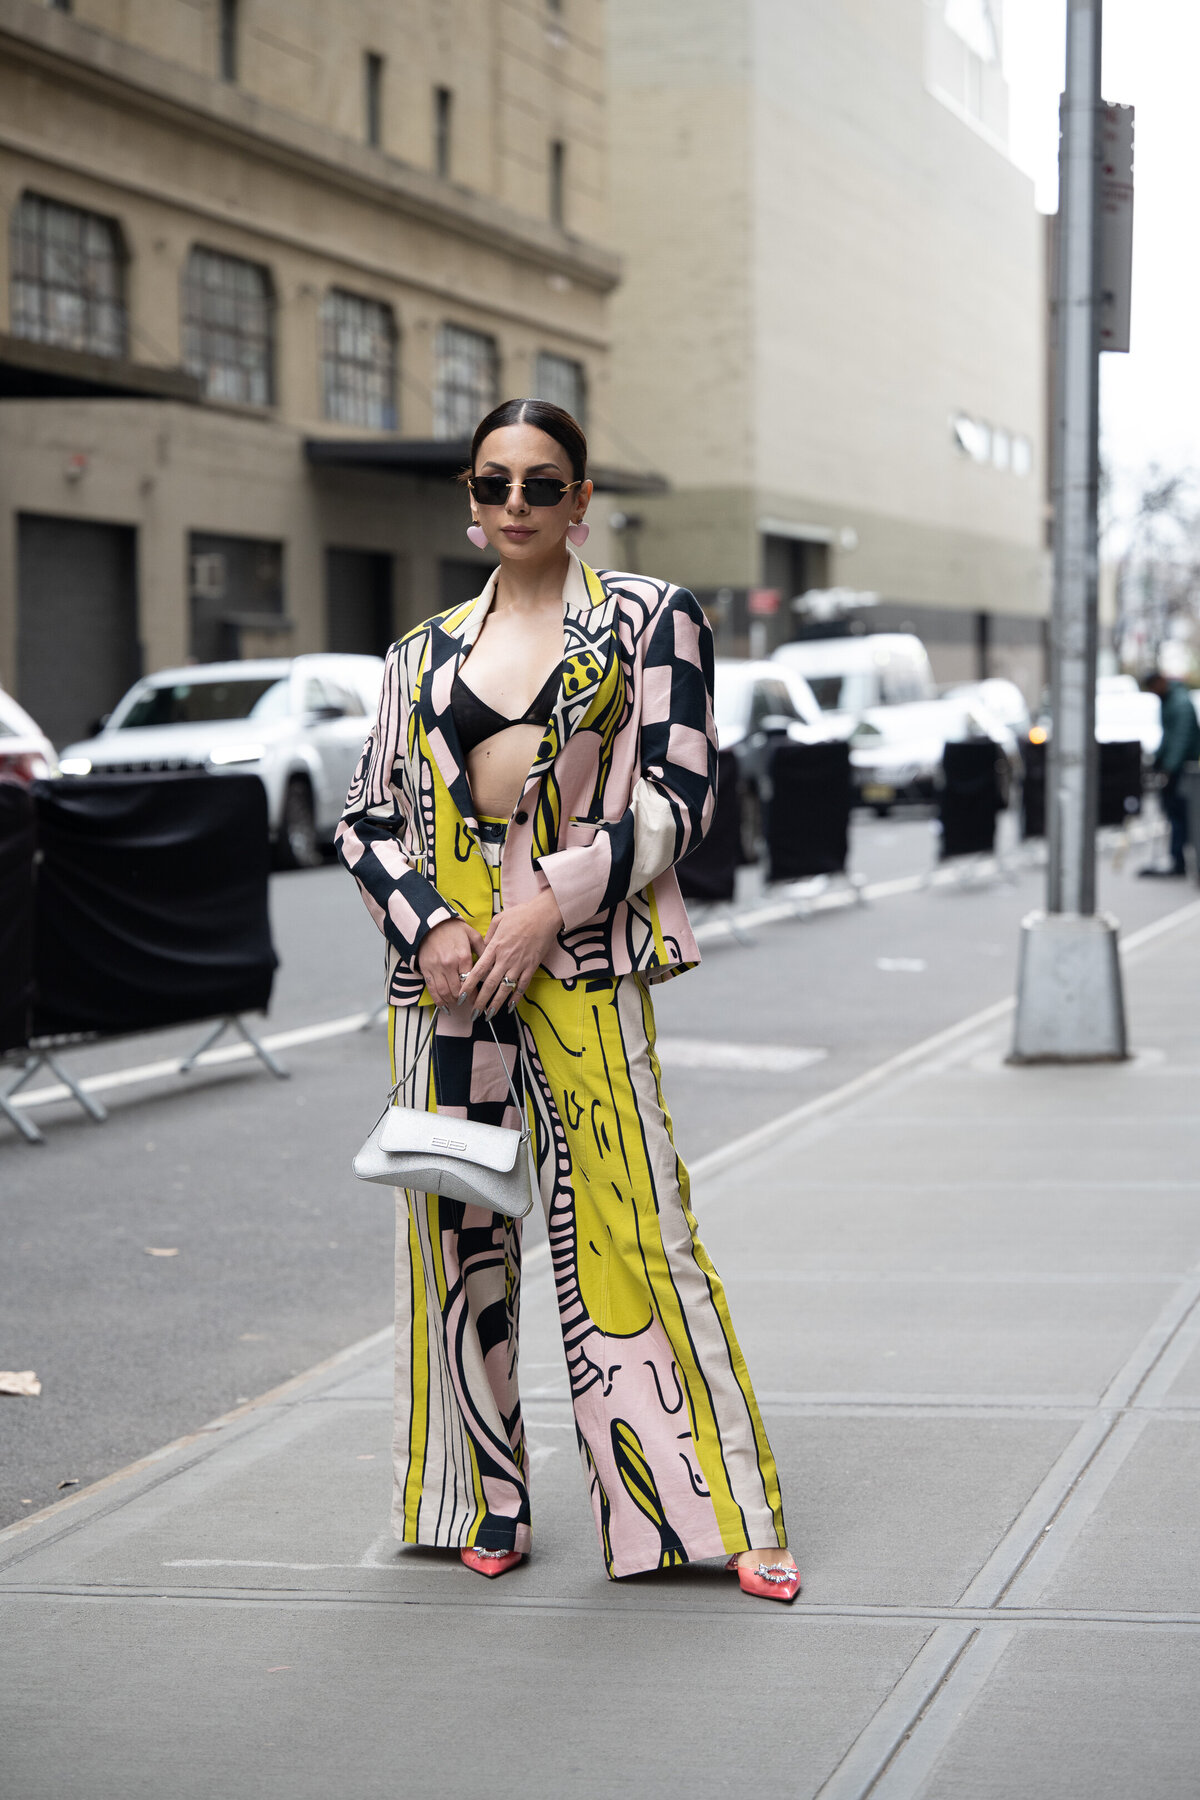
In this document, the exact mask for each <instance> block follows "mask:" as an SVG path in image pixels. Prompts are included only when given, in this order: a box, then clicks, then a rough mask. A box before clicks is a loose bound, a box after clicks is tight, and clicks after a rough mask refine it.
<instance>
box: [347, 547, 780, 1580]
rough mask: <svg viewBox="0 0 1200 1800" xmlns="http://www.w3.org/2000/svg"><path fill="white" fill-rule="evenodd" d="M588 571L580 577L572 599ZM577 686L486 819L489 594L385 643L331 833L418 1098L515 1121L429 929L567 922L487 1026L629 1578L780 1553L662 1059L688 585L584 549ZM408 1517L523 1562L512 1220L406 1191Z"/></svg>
mask: <svg viewBox="0 0 1200 1800" xmlns="http://www.w3.org/2000/svg"><path fill="white" fill-rule="evenodd" d="M572 584H573V585H572ZM568 590H569V591H567V592H565V593H564V638H565V644H566V649H567V655H566V658H565V660H564V668H563V680H562V690H561V693H560V696H559V700H558V703H557V705H556V708H555V712H554V716H553V717H552V719H551V722H550V725H549V726H548V727H547V729H546V735H545V738H544V740H543V744H542V748H541V751H540V752H539V755H538V758H537V760H536V761H535V763H534V766H533V768H532V769H531V771H530V776H529V780H528V782H527V784H526V791H525V794H523V796H522V799H521V802H520V804H519V806H518V807H517V808H515V809H514V812H513V816H512V818H511V819H510V820H507V821H487V820H480V819H477V818H476V817H475V816H474V814H473V810H472V803H471V797H470V791H469V788H468V787H467V785H466V782H465V776H464V774H463V759H462V756H461V754H460V751H459V747H458V744H457V737H456V733H455V730H454V724H453V717H452V714H451V711H450V707H449V690H450V685H451V680H452V676H453V671H454V669H455V668H456V667H457V666H458V662H459V661H460V660H461V658H462V656H463V655H464V654H465V652H466V650H467V648H469V644H470V643H471V642H473V641H474V635H475V634H477V632H478V630H479V628H480V625H481V624H482V619H483V615H484V613H485V612H486V608H487V605H488V604H489V603H490V594H491V586H490V584H489V588H488V589H486V590H485V593H484V594H483V595H482V596H481V597H480V600H479V601H477V602H475V603H474V604H473V606H472V607H471V608H460V609H456V610H455V611H454V612H452V613H451V614H447V615H443V616H442V617H441V618H440V619H437V620H433V621H430V622H429V623H428V624H427V625H426V626H424V627H422V628H420V630H419V631H418V632H415V633H413V634H411V636H410V638H408V639H405V640H402V641H401V643H400V644H399V645H397V646H394V648H393V651H392V653H391V656H390V658H389V665H388V674H387V675H386V676H385V684H384V694H383V698H382V700H381V705H380V715H379V720H378V721H377V725H376V730H375V732H374V734H373V736H372V738H371V739H369V740H368V744H367V748H366V751H365V752H364V759H363V764H362V766H361V768H360V773H359V776H358V777H357V778H356V782H355V785H354V786H353V787H352V788H351V794H350V798H349V801H348V804H347V813H346V817H345V819H344V820H343V825H342V827H341V829H340V849H341V854H342V856H343V860H344V861H345V862H346V863H347V865H348V866H349V867H350V868H351V869H352V870H353V872H354V873H355V875H356V876H357V878H358V880H359V883H360V886H361V887H362V889H363V894H364V898H365V899H366V902H367V905H368V908H369V910H370V911H371V912H372V915H373V916H374V917H375V918H376V919H377V921H378V922H379V923H380V926H381V929H382V930H383V931H384V934H385V936H386V937H387V940H388V945H389V973H388V981H389V997H390V999H391V1001H392V1007H391V1012H390V1022H391V1033H392V1054H393V1079H395V1076H396V1073H398V1072H399V1071H400V1070H403V1069H407V1068H409V1065H410V1063H412V1060H413V1058H414V1056H416V1055H417V1051H418V1046H419V1045H420V1046H422V1048H421V1050H420V1055H419V1057H418V1060H417V1062H416V1065H415V1067H414V1068H413V1069H412V1072H411V1074H410V1076H409V1078H408V1082H407V1086H406V1092H404V1093H403V1094H402V1096H401V1098H402V1099H403V1100H404V1103H405V1104H408V1105H416V1106H428V1107H430V1108H433V1107H436V1108H437V1110H439V1111H440V1112H443V1113H446V1114H449V1115H450V1116H457V1117H470V1118H473V1119H478V1120H481V1121H483V1122H485V1123H490V1124H506V1125H516V1124H518V1123H519V1120H518V1119H517V1117H515V1116H514V1108H513V1105H512V1101H511V1097H510V1095H509V1090H508V1084H507V1080H506V1076H505V1070H504V1068H502V1067H501V1060H500V1057H499V1056H498V1054H497V1051H496V1047H495V1044H494V1043H493V1040H492V1036H491V1032H490V1031H489V1029H488V1027H487V1025H486V1023H485V1022H484V1021H483V1020H482V1019H481V1020H478V1021H476V1022H474V1023H472V1020H471V1018H470V1014H469V1012H468V1011H467V1010H466V1009H464V1010H463V1011H461V1012H458V1011H446V1012H443V1013H441V1014H439V1015H438V1018H437V1021H436V1029H435V1032H434V1034H433V1037H432V1039H430V1040H428V1041H427V1042H426V1041H424V1040H426V1039H427V1026H428V1018H429V1013H428V1006H429V1004H430V999H429V995H428V993H427V992H426V991H424V987H423V982H422V980H421V977H420V974H419V968H418V955H419V947H420V943H421V941H422V940H423V937H424V935H425V934H426V933H427V932H428V931H429V930H430V929H432V928H433V927H434V926H435V925H436V924H437V923H439V922H440V920H441V919H442V918H452V917H453V916H454V915H455V914H458V916H460V917H463V918H466V919H468V920H469V921H470V923H471V924H473V925H474V926H475V928H476V929H477V930H479V931H480V932H485V931H486V929H487V926H488V923H489V922H490V919H491V918H492V916H493V915H494V913H495V912H496V911H497V910H498V909H499V908H500V906H501V904H502V903H510V902H511V901H513V900H514V899H515V900H518V901H519V900H520V899H521V898H524V897H527V896H528V895H529V894H530V893H531V892H534V891H537V888H538V887H539V886H544V885H545V884H546V883H547V882H548V883H549V885H550V886H551V887H552V888H553V890H554V894H555V898H556V900H557V901H558V903H559V908H560V911H561V913H562V916H563V922H564V923H563V930H562V932H561V933H560V934H559V937H558V940H557V943H556V944H555V946H554V947H553V950H552V952H551V954H550V955H549V956H547V958H546V961H545V963H544V964H543V966H542V968H540V969H539V970H538V971H537V973H536V974H535V975H534V977H533V979H532V981H531V983H530V985H529V987H528V988H527V989H526V991H525V993H524V994H523V995H522V996H521V998H520V1000H519V1002H518V1006H517V1010H516V1013H515V1014H510V1013H509V1012H508V1011H507V1010H505V1011H502V1012H500V1013H499V1014H498V1015H497V1017H496V1019H495V1021H494V1024H495V1026H496V1030H497V1034H498V1036H499V1037H500V1040H501V1045H502V1048H503V1054H504V1058H505V1061H506V1063H507V1066H508V1070H509V1072H510V1073H511V1074H512V1076H513V1079H514V1084H515V1085H516V1086H517V1088H518V1091H519V1092H521V1093H522V1094H523V1096H524V1105H525V1109H526V1112H527V1115H528V1117H529V1120H530V1122H531V1124H532V1126H533V1131H534V1147H535V1152H536V1169H537V1180H538V1187H539V1190H540V1196H541V1201H542V1206H543V1209H544V1211H545V1216H546V1222H547V1230H548V1234H549V1240H550V1250H551V1258H552V1266H553V1275H554V1284H555V1291H556V1296H557V1303H558V1312H559V1319H560V1323H561V1327H562V1335H563V1343H564V1348H565V1352H566V1363H567V1372H568V1378H569V1384H570V1396H571V1403H572V1406H573V1410H574V1419H575V1427H576V1436H577V1442H578V1446H579V1453H580V1459H581V1462H582V1466H583V1472H584V1476H585V1479H586V1482H587V1485H588V1491H589V1494H590V1497H591V1502H592V1507H593V1512H594V1516H595V1521H596V1527H597V1531H598V1533H599V1537H600V1542H601V1546H602V1551H603V1555H604V1560H605V1566H606V1568H607V1570H608V1572H609V1574H610V1575H611V1576H613V1577H614V1578H617V1577H620V1576H624V1575H632V1574H636V1573H638V1572H641V1571H644V1570H650V1569H659V1568H666V1567H670V1566H672V1565H674V1564H678V1563H683V1562H688V1561H692V1560H696V1559H697V1558H703V1557H715V1556H719V1555H722V1554H729V1553H731V1552H734V1551H739V1550H746V1549H751V1548H762V1547H765V1546H767V1545H770V1544H772V1543H779V1544H783V1543H784V1542H785V1541H786V1539H785V1534H784V1524H783V1512H782V1505H781V1500H780V1493H779V1482H778V1476H777V1473H776V1468H775V1463H774V1459H773V1457H772V1454H771V1449H770V1445H769V1444H768V1442H767V1438H766V1434H765V1432H764V1430H763V1425H762V1420H761V1418H760V1416H759V1411H758V1407H757V1404H756V1401H755V1398H754V1392H753V1389H752V1387H751V1383H750V1378H749V1375H748V1373H747V1370H746V1365H745V1361H744V1358H743V1356H742V1353H741V1350H740V1348H739V1346H738V1342H737V1339H736V1337H735V1335H734V1331H733V1327H732V1324H731V1322H730V1317H729V1310H728V1307H727V1305H726V1300H725V1294H724V1290H723V1288H722V1286H721V1282H720V1280H719V1278H718V1276H717V1273H716V1270H715V1269H714V1268H713V1265H712V1262H711V1260H710V1259H709V1257H708V1255H707V1252H706V1251H705V1249H704V1247H703V1245H702V1243H701V1242H700V1240H699V1237H698V1236H697V1231H696V1221H695V1219H694V1217H693V1216H692V1213H691V1209H690V1204H689V1187H688V1177H687V1171H686V1170H685V1168H684V1167H683V1164H682V1163H681V1161H680V1160H679V1157H678V1156H677V1154H676V1151H675V1146H674V1142H673V1138H672V1132H671V1121H670V1117H669V1114H668V1113H667V1110H666V1106H665V1103H664V1101H663V1096H662V1088H661V1081H660V1071H659V1065H658V1060H657V1057H656V1056H655V1053H654V1015H653V1008H652V1004H651V997H650V987H651V983H653V982H654V981H656V980H661V979H664V978H666V977H668V976H671V975H675V974H678V973H680V972H681V971H682V970H684V969H687V968H689V967H692V966H693V965H694V963H695V962H696V961H697V960H698V956H699V953H698V951H697V950H696V947H695V941H694V939H693V937H692V935H691V931H690V928H689V926H688V923H687V915H686V911H685V910H684V908H683V904H682V901H681V900H680V898H679V893H678V886H677V884H676V882H675V879H674V875H673V873H672V864H673V863H674V862H675V861H677V860H678V858H679V856H681V855H682V854H683V853H684V851H685V850H686V848H687V847H688V845H689V843H691V842H693V841H695V840H696V839H697V838H698V837H699V835H701V834H702V832H703V830H704V828H705V827H706V825H707V822H708V819H709V818H710V817H711V812H712V800H713V792H714V783H715V767H716V753H715V742H716V738H715V729H714V727H713V723H712V712H711V634H709V633H708V628H707V625H706V623H705V621H704V618H703V614H702V613H701V612H700V610H699V608H698V607H697V606H696V603H695V601H694V600H693V599H692V597H691V596H690V595H687V594H685V593H684V592H683V591H682V590H680V589H672V588H670V587H667V586H664V585H663V584H656V583H651V582H648V581H646V580H645V579H644V578H641V577H634V576H620V577H615V576H613V577H608V576H605V577H597V576H596V575H594V574H593V572H592V571H591V570H582V569H581V566H580V565H579V564H578V563H577V562H576V561H575V559H572V574H571V576H570V577H569V580H568ZM397 1201H398V1206H397V1245H396V1249H397V1255H396V1414H395V1443H394V1450H395V1487H394V1512H393V1523H394V1528H395V1531H396V1534H397V1536H398V1537H400V1538H401V1539H403V1540H404V1541H405V1542H409V1543H419V1544H429V1545H443V1546H446V1547H459V1548H463V1547H467V1546H474V1547H476V1548H479V1549H489V1550H517V1551H522V1552H524V1551H527V1550H528V1549H529V1548H530V1545H531V1524H532V1515H531V1495H530V1472H529V1458H528V1454H527V1451H526V1442H525V1430H524V1424H523V1420H522V1414H521V1402H520V1395H519V1390H518V1383H517V1359H518V1343H519V1325H520V1288H521V1280H520V1278H521V1229H520V1225H519V1223H514V1222H512V1221H508V1220H506V1219H503V1218H501V1217H500V1216H498V1215H495V1214H492V1213H489V1212H484V1211H482V1210H480V1209H475V1208H471V1207H467V1206H464V1205H463V1204H462V1203H461V1202H458V1201H451V1200H446V1199H443V1198H441V1197H440V1196H438V1195H428V1194H416V1195H406V1194H404V1193H400V1194H398V1196H397Z"/></svg>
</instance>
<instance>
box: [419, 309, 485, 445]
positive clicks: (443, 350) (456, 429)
mask: <svg viewBox="0 0 1200 1800" xmlns="http://www.w3.org/2000/svg"><path fill="white" fill-rule="evenodd" d="M496 362H497V358H496V340H495V338H491V337H487V336H486V335H485V334H484V333H483V332H481V331H467V330H466V329H465V328H464V327H463V326H461V325H443V326H442V328H441V330H440V331H439V332H438V339H437V385H436V391H435V393H434V405H433V434H434V436H435V437H438V438H469V437H470V436H471V434H472V432H473V431H474V429H475V427H476V425H478V423H479V421H480V419H482V418H483V416H484V414H485V413H488V412H490V411H491V410H492V408H493V406H495V404H496Z"/></svg>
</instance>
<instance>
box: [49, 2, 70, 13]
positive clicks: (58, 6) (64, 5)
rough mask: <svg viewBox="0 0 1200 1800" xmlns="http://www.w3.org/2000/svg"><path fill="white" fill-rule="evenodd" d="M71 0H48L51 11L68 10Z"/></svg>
mask: <svg viewBox="0 0 1200 1800" xmlns="http://www.w3.org/2000/svg"><path fill="white" fill-rule="evenodd" d="M70 10H71V0H50V11H51V12H70Z"/></svg>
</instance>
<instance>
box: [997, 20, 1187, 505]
mask: <svg viewBox="0 0 1200 1800" xmlns="http://www.w3.org/2000/svg"><path fill="white" fill-rule="evenodd" d="M1004 32H1005V46H1004V61H1005V73H1006V75H1007V77H1008V81H1009V87H1010V95H1011V113H1010V145H1011V150H1012V155H1013V158H1014V160H1015V161H1016V162H1017V163H1019V164H1020V166H1021V167H1022V168H1023V169H1025V170H1026V171H1027V172H1028V173H1029V174H1030V175H1032V177H1033V179H1034V182H1035V192H1036V199H1037V204H1038V205H1039V206H1040V207H1041V208H1042V210H1043V211H1046V212H1052V211H1053V210H1054V207H1055V205H1056V195H1057V188H1058V176H1057V159H1058V95H1059V93H1060V91H1061V88H1062V79H1063V60H1064V47H1065V42H1066V7H1065V0H1004ZM1198 72H1200V0H1105V5H1104V98H1105V99H1106V100H1115V101H1120V102H1122V103H1123V104H1126V105H1132V106H1134V107H1135V108H1136V116H1135V123H1134V242H1133V325H1132V333H1131V336H1132V346H1133V347H1132V349H1131V351H1130V353H1129V355H1128V356H1119V355H1115V354H1112V355H1106V356H1103V357H1101V359H1100V362H1101V371H1102V385H1101V399H1102V415H1103V435H1104V454H1105V457H1106V460H1107V461H1108V462H1109V464H1110V466H1112V468H1113V469H1114V473H1115V474H1116V475H1117V476H1118V478H1119V482H1120V490H1121V492H1123V493H1125V494H1127V493H1128V489H1129V485H1130V481H1131V479H1132V478H1133V477H1135V476H1136V475H1137V474H1139V473H1140V472H1141V471H1143V470H1145V469H1146V467H1147V466H1148V465H1149V464H1150V463H1154V462H1156V463H1159V464H1160V465H1161V466H1162V467H1164V468H1166V469H1171V470H1174V469H1178V468H1181V467H1190V468H1194V469H1197V470H1200V204H1198V196H1200V134H1198V133H1197V130H1196V125H1195V116H1196V78H1197V73H1198Z"/></svg>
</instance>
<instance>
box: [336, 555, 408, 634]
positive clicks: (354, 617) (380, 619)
mask: <svg viewBox="0 0 1200 1800" xmlns="http://www.w3.org/2000/svg"><path fill="white" fill-rule="evenodd" d="M394 636H395V632H394V631H393V630H392V559H391V557H390V556H386V555H384V554H383V553H382V552H380V551H377V550H335V549H328V550H326V552H325V644H326V647H327V648H328V649H330V650H336V651H339V652H342V653H349V654H351V655H357V656H383V655H384V653H385V652H386V650H387V648H388V645H389V644H390V643H391V641H392V639H393V637H394Z"/></svg>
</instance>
